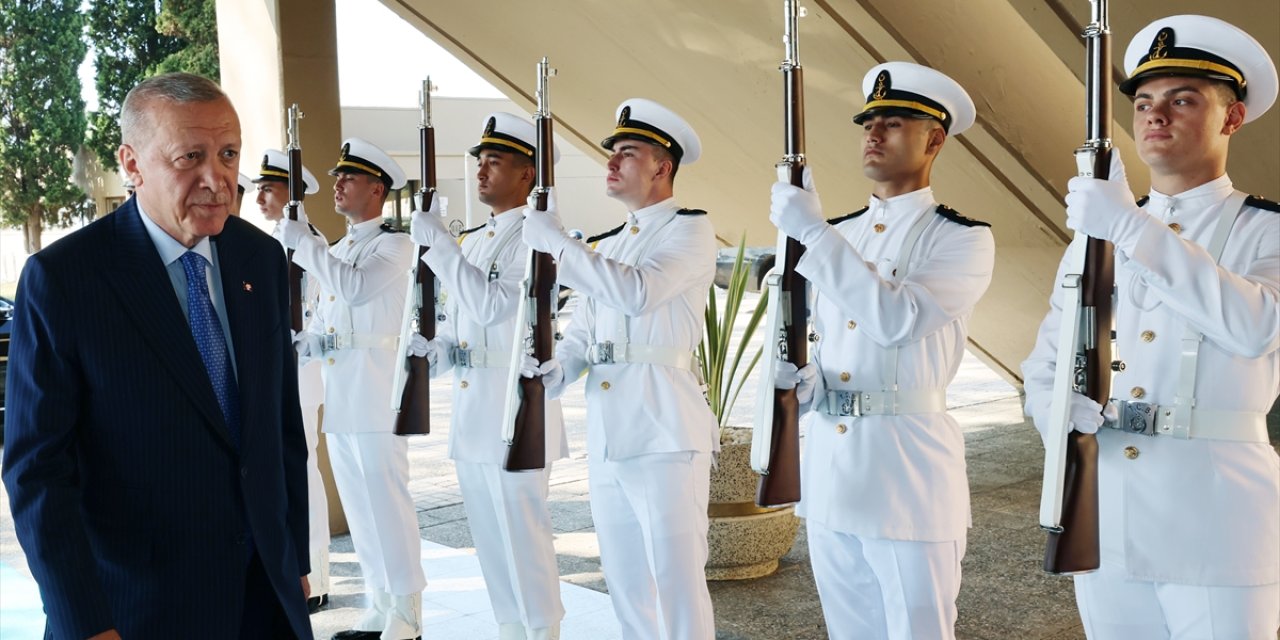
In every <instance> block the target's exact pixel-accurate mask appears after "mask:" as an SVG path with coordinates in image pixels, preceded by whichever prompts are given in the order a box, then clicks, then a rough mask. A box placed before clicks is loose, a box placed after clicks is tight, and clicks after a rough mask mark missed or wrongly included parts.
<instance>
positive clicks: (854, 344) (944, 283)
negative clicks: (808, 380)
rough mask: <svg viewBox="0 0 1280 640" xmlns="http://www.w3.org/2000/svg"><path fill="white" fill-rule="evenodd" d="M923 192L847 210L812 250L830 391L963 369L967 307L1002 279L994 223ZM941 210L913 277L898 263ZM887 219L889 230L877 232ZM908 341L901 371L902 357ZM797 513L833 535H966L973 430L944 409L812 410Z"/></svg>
mask: <svg viewBox="0 0 1280 640" xmlns="http://www.w3.org/2000/svg"><path fill="white" fill-rule="evenodd" d="M936 207H937V203H936V202H935V201H934V199H933V191H932V190H931V189H929V188H925V189H922V190H919V191H915V192H912V193H908V194H904V195H901V196H897V197H894V198H890V199H888V200H886V201H881V200H879V199H878V198H874V197H873V198H872V199H871V206H870V207H869V208H868V209H867V210H866V212H865V213H862V214H861V215H857V216H855V217H852V218H850V219H847V220H844V221H843V222H840V223H838V224H837V225H836V226H835V229H834V230H835V231H836V232H837V233H831V232H828V233H826V234H824V235H823V237H822V239H821V240H819V241H818V242H816V243H815V244H814V245H812V246H810V247H808V248H807V250H806V251H805V254H804V256H803V258H802V259H801V260H800V262H799V264H798V265H797V267H796V270H797V271H798V272H799V273H800V274H801V275H803V276H804V277H805V278H808V279H809V281H810V283H811V284H812V286H813V287H814V289H815V290H816V292H817V302H816V306H815V307H814V312H813V322H814V328H815V330H816V332H817V333H818V335H819V336H821V338H820V340H819V342H818V346H817V348H816V349H815V350H814V353H813V359H814V361H815V362H816V363H817V365H818V367H819V368H820V371H821V376H820V379H821V381H820V382H819V385H818V389H817V390H816V392H815V394H814V398H815V400H817V399H819V398H821V395H822V393H823V392H824V391H825V390H826V389H843V390H858V391H881V390H887V389H892V388H893V385H894V384H895V383H896V385H897V388H898V389H899V390H902V391H911V390H927V389H935V390H942V389H945V388H946V386H947V384H949V383H950V382H951V380H952V378H954V377H955V374H956V371H957V369H958V368H959V366H960V359H961V357H962V356H963V354H964V346H965V340H966V338H967V335H968V329H967V326H968V321H969V316H970V315H971V314H972V313H973V308H974V305H976V304H977V302H978V299H979V298H981V297H982V294H983V293H984V292H985V291H986V289H987V286H988V285H989V284H990V282H991V271H992V267H993V263H994V259H995V258H994V256H995V253H994V252H995V243H994V240H993V239H992V236H991V231H990V230H989V229H988V228H987V227H986V226H967V225H966V224H963V223H960V222H957V221H955V220H951V219H947V218H945V217H943V216H941V215H938V214H937V213H935V209H936ZM921 216H931V217H932V218H933V219H932V220H930V221H929V223H928V226H927V227H925V229H924V232H923V233H922V234H921V236H920V238H919V240H918V241H917V243H916V245H915V250H914V251H913V252H912V256H911V261H910V275H909V276H908V277H907V279H906V280H905V281H899V280H898V278H897V276H896V275H895V274H894V273H893V269H894V267H893V265H894V262H895V261H896V260H897V259H898V255H899V250H900V249H901V247H902V243H903V240H904V239H905V238H906V236H907V232H908V231H909V229H910V227H911V226H912V225H913V224H914V223H915V222H916V221H917V220H918V219H919V218H920V217H921ZM877 228H881V229H883V231H881V232H877V231H876V229H877ZM895 349H896V350H897V361H898V365H897V368H896V376H897V380H892V379H889V378H890V377H891V376H893V375H894V373H893V367H892V366H891V364H890V363H891V359H892V358H893V357H894V356H893V352H894V350H895ZM807 419H808V432H807V436H806V437H807V438H808V442H807V444H806V445H805V460H804V465H803V466H802V471H803V475H802V479H801V487H802V490H801V496H802V499H801V501H800V504H799V507H798V509H797V511H798V513H799V515H801V516H802V517H804V518H808V519H809V520H810V521H811V522H818V523H821V524H823V525H825V526H826V527H828V528H830V529H833V530H835V531H840V532H844V533H851V534H855V535H859V536H869V537H873V538H889V539H894V540H916V541H934V542H936V541H944V540H958V539H963V538H964V536H965V531H966V529H967V527H968V526H969V483H968V479H967V477H966V476H965V464H964V438H963V436H962V435H961V434H960V429H959V426H958V425H957V424H956V421H955V420H954V419H952V418H951V416H949V415H947V414H946V413H945V412H937V413H925V414H914V415H897V416H876V415H870V416H864V417H861V418H850V417H834V416H830V415H827V414H825V413H822V412H812V413H810V414H809V416H808V418H807Z"/></svg>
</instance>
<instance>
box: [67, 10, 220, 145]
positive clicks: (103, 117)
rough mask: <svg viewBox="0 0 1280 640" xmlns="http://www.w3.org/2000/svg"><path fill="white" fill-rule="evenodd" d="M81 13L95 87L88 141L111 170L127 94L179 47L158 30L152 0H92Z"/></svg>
mask: <svg viewBox="0 0 1280 640" xmlns="http://www.w3.org/2000/svg"><path fill="white" fill-rule="evenodd" d="M211 4H212V3H211ZM85 17H86V19H87V25H88V34H87V35H88V37H89V41H90V42H91V43H93V49H94V66H95V67H96V69H97V77H96V78H95V80H94V86H95V87H97V90H98V110H97V111H94V112H92V113H90V114H89V126H90V130H89V141H88V145H89V147H90V148H91V149H93V151H94V153H95V154H96V155H97V156H98V161H99V162H101V163H102V166H103V168H105V169H107V170H115V169H116V168H117V166H118V165H117V163H116V149H118V148H119V147H120V106H121V105H122V104H123V103H124V97H125V95H126V94H128V93H129V90H130V89H132V88H133V87H134V85H137V84H138V83H139V82H141V81H142V80H143V79H145V78H146V77H147V76H149V75H151V73H152V70H153V69H154V68H155V67H156V65H157V64H159V63H160V61H161V60H165V59H166V58H168V57H169V56H171V55H173V54H174V53H176V52H177V51H179V50H180V49H181V48H182V41H181V40H179V39H178V38H175V37H172V36H166V35H163V34H161V33H160V32H158V31H156V28H155V24H156V2H155V0H92V2H91V4H90V5H89V8H88V11H87V12H86V16H85Z"/></svg>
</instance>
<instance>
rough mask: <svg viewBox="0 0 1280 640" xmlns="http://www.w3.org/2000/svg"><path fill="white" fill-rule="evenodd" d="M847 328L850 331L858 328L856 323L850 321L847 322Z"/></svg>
mask: <svg viewBox="0 0 1280 640" xmlns="http://www.w3.org/2000/svg"><path fill="white" fill-rule="evenodd" d="M849 328H850V329H857V328H858V323H856V322H854V321H852V320H850V321H849Z"/></svg>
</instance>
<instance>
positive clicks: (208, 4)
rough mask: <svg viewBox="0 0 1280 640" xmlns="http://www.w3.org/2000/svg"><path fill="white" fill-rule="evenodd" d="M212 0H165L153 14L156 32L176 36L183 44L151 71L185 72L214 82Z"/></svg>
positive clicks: (215, 54)
mask: <svg viewBox="0 0 1280 640" xmlns="http://www.w3.org/2000/svg"><path fill="white" fill-rule="evenodd" d="M216 9H217V2H216V0H165V1H164V2H162V3H161V7H160V15H158V16H156V31H159V32H160V33H162V34H164V35H166V36H172V37H175V38H178V39H179V40H180V41H181V42H182V43H183V46H182V48H180V49H179V50H177V51H175V52H173V53H171V54H169V56H168V57H167V58H165V59H164V60H161V61H160V62H159V64H157V65H156V68H155V69H154V70H153V71H154V72H155V73H168V72H171V71H186V72H187V73H196V74H199V75H202V76H204V77H206V78H211V79H213V81H214V82H217V81H218V79H219V78H218V16H217V11H216Z"/></svg>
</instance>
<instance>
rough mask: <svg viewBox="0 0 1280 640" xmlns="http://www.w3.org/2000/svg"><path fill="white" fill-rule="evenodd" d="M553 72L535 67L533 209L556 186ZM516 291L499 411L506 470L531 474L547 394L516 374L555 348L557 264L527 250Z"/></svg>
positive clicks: (539, 451)
mask: <svg viewBox="0 0 1280 640" xmlns="http://www.w3.org/2000/svg"><path fill="white" fill-rule="evenodd" d="M552 75H555V70H554V69H551V68H550V67H549V66H548V64H547V59H546V57H543V58H542V61H541V62H539V63H538V90H537V95H538V111H537V113H535V114H534V116H533V119H534V124H535V126H536V127H537V136H538V141H537V142H538V144H537V153H536V154H535V156H536V157H535V166H536V174H537V176H536V178H535V184H534V188H533V194H532V195H533V202H534V208H535V209H537V210H538V211H546V210H547V196H548V194H549V193H550V191H551V188H552V187H553V186H555V171H554V170H553V166H554V162H555V156H554V148H553V147H552V146H551V145H552V137H551V134H552V121H551V102H550V99H549V96H548V94H547V78H548V77H549V76H552ZM525 264H526V268H525V272H524V279H523V280H522V281H521V283H520V289H521V290H522V291H524V292H525V296H524V298H523V299H522V300H521V301H520V304H518V305H517V307H516V308H517V311H516V330H515V337H514V339H513V340H512V341H511V369H510V371H509V373H508V378H507V393H506V404H505V405H504V409H503V413H502V439H503V440H505V441H506V443H507V445H508V448H507V460H506V463H505V465H504V467H503V468H505V469H506V470H507V471H534V470H538V469H543V468H545V467H546V466H547V461H546V447H547V444H546V443H547V424H546V423H547V393H546V388H545V387H543V385H542V378H541V377H539V376H534V377H532V378H524V377H521V376H520V365H521V363H522V362H523V361H524V356H525V354H526V353H530V354H531V355H533V357H534V358H535V359H537V361H538V362H546V361H547V360H550V359H551V357H552V355H553V351H554V349H555V339H556V330H555V309H556V295H555V294H556V264H555V261H554V260H553V259H552V258H551V255H550V254H547V253H541V252H538V251H534V250H532V249H530V250H529V258H528V260H527V261H526V263H525Z"/></svg>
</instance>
